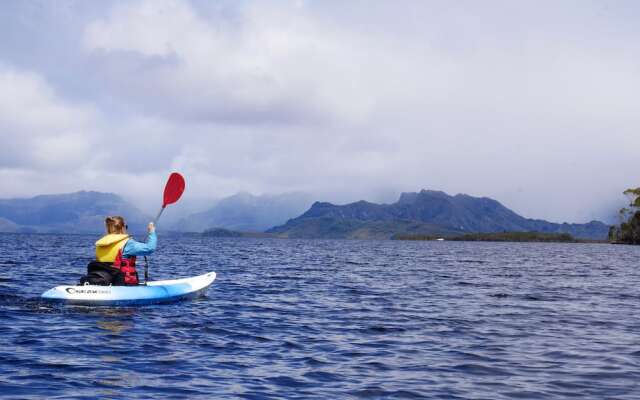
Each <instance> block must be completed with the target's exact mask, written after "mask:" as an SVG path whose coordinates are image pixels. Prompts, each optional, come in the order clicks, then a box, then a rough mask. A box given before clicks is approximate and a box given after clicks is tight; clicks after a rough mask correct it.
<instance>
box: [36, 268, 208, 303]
mask: <svg viewBox="0 0 640 400" xmlns="http://www.w3.org/2000/svg"><path fill="white" fill-rule="evenodd" d="M215 279H216V273H215V272H209V273H207V274H204V275H199V276H193V277H191V278H182V279H173V280H165V281H151V282H147V283H146V284H140V285H137V286H97V285H83V286H65V285H62V286H56V287H54V288H53V289H49V290H47V291H46V292H44V293H43V294H42V298H43V299H45V300H48V301H56V302H65V303H70V304H83V305H134V304H135V305H137V304H154V303H167V302H172V301H178V300H183V299H191V298H195V297H198V296H202V295H204V294H205V293H206V291H207V289H209V286H211V284H212V283H213V281H214V280H215Z"/></svg>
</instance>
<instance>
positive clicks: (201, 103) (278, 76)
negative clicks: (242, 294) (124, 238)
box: [0, 1, 640, 220]
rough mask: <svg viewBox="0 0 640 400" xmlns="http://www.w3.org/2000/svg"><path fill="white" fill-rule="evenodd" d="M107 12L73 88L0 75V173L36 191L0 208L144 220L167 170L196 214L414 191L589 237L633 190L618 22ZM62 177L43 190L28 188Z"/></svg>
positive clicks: (179, 8)
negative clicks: (199, 201) (199, 207)
mask: <svg viewBox="0 0 640 400" xmlns="http://www.w3.org/2000/svg"><path fill="white" fill-rule="evenodd" d="M0 7H1V6H0ZM95 7H98V6H95ZM100 7H103V6H102V5H101V6H100ZM104 7H105V9H97V10H88V11H86V10H85V14H83V15H91V17H90V18H88V19H85V20H84V21H82V22H83V24H80V23H79V22H78V21H76V20H75V19H74V21H75V22H74V26H80V28H79V29H80V33H81V35H75V37H80V36H81V39H80V40H79V43H78V44H77V45H78V46H80V47H77V48H74V47H73V45H74V43H70V44H69V46H70V48H71V50H69V51H68V54H70V55H72V56H75V57H77V58H76V59H72V60H68V61H67V64H66V65H69V66H70V68H77V69H76V70H73V71H69V74H68V75H69V76H74V77H77V82H74V85H73V86H70V85H69V84H68V82H67V81H66V80H64V79H60V73H59V72H57V73H51V71H49V70H48V69H47V68H45V67H43V65H49V63H48V62H47V63H45V62H42V63H41V64H38V63H34V64H31V65H30V67H31V68H30V69H31V70H33V71H36V72H37V74H36V73H26V72H23V71H22V70H20V69H18V68H17V67H16V68H13V69H9V68H4V69H0V80H2V79H4V80H2V81H1V82H3V83H4V84H3V87H7V88H10V90H8V91H4V92H3V93H0V122H1V123H2V126H3V128H2V129H1V132H0V135H2V136H0V138H1V140H2V142H3V147H5V148H9V149H11V150H12V151H10V152H9V156H7V157H4V158H3V159H2V161H1V163H2V166H0V168H3V167H4V168H5V170H4V172H3V173H4V174H7V173H8V172H7V170H6V168H13V172H12V173H14V174H21V175H19V176H21V177H22V178H23V179H29V181H30V182H31V184H30V185H27V184H24V187H23V188H22V189H20V190H18V189H16V188H15V187H17V186H12V185H8V184H4V186H0V193H7V194H13V193H18V192H19V193H26V192H28V191H29V190H31V191H32V192H34V193H37V192H39V191H41V190H45V188H52V189H51V190H54V189H55V188H56V187H59V188H60V190H54V191H63V190H66V188H71V187H78V188H85V187H86V188H93V189H98V190H109V191H119V190H118V188H119V187H126V188H127V190H126V192H127V193H129V194H130V195H131V196H132V197H134V198H136V199H143V200H144V199H148V202H149V203H153V201H155V196H156V195H155V192H156V191H157V189H156V188H155V186H157V185H158V183H157V182H161V181H162V179H163V178H164V176H165V175H166V173H167V172H168V171H170V170H171V169H179V170H181V171H183V172H184V173H185V174H186V175H187V176H188V178H189V181H190V182H192V183H190V184H189V190H190V191H192V192H190V193H193V194H194V195H195V194H197V195H198V196H211V197H219V196H222V195H227V194H232V193H234V192H236V191H239V190H247V191H252V192H258V193H259V192H281V191H289V190H305V191H311V192H314V193H318V197H319V199H324V200H333V201H347V200H356V199H359V198H366V199H373V200H380V196H382V197H384V196H388V195H387V193H390V192H397V191H409V190H419V189H421V188H423V187H426V188H433V189H442V190H446V191H449V192H454V193H455V192H467V193H470V194H474V195H488V196H492V197H495V198H497V199H499V200H501V201H504V202H505V203H506V204H507V205H508V206H511V207H513V208H514V209H515V210H516V211H518V212H522V213H524V214H525V215H527V216H530V217H544V218H550V219H553V220H565V219H567V220H585V219H590V218H592V217H597V216H598V215H601V214H598V213H601V210H602V209H603V208H604V207H606V206H607V205H609V204H611V203H612V202H613V199H615V198H616V197H617V196H618V194H619V192H620V191H621V190H622V189H623V188H624V187H625V186H628V185H634V182H637V181H638V179H640V177H639V176H638V173H637V172H636V171H637V168H635V164H636V163H637V149H638V148H640V133H639V132H638V127H639V126H640V113H639V112H638V111H640V110H638V104H640V99H639V98H638V97H639V96H640V95H639V93H640V75H639V74H638V61H637V60H639V59H640V49H638V48H637V46H635V43H637V41H638V39H640V38H639V36H640V31H639V30H638V28H637V26H636V19H637V18H633V17H634V16H637V14H638V12H637V11H638V10H637V9H636V6H634V5H633V3H624V2H621V3H617V4H616V5H615V6H611V5H608V6H607V7H603V3H600V2H598V1H593V2H591V1H580V2H577V3H574V2H561V3H557V2H542V3H540V2H517V3H513V2H491V1H488V2H481V3H480V2H465V3H458V2H419V1H417V2H406V3H403V4H402V5H398V4H397V3H388V2H366V3H365V2H352V3H332V2H304V1H303V2H293V3H285V2H262V1H261V2H216V3H209V2H187V1H136V2H116V3H115V5H114V6H113V7H112V6H111V3H109V5H108V6H104ZM54 26H57V27H58V28H57V29H59V24H58V25H54ZM1 29H3V28H2V27H0V30H1ZM47 33H48V34H55V32H47ZM43 34H46V33H43ZM18 36H19V35H18ZM64 37H74V35H69V34H67V35H66V36H64ZM0 46H1V44H0ZM4 54H8V53H7V52H5V53H4ZM42 57H44V55H43V56H42ZM33 58H34V59H37V54H35V55H33ZM49 58H50V57H47V59H49ZM17 59H19V60H21V59H20V58H19V57H17ZM39 68H40V69H41V70H39ZM11 79H13V80H11ZM65 79H68V78H66V76H65ZM78 87H80V88H81V89H85V90H84V91H83V90H79V89H78ZM54 88H55V90H54ZM71 98H73V99H74V100H73V101H71V100H70V99H71ZM83 104H84V105H83ZM86 154H90V156H86ZM70 166H73V167H74V168H76V169H77V172H74V173H73V174H71V175H69V176H68V177H65V178H64V179H62V178H58V180H56V178H55V177H51V176H50V177H48V178H47V179H50V180H51V183H49V182H47V183H46V184H38V181H39V178H37V176H38V175H37V174H35V173H34V174H31V175H29V174H28V173H27V172H26V171H33V170H42V169H43V168H53V167H56V168H67V170H68V169H69V167H70ZM5 176H7V175H5ZM16 176H18V175H16ZM27 176H28V177H27ZM67 178H68V179H67ZM42 179H44V178H42ZM56 184H57V186H56ZM160 185H161V184H160ZM29 188H31V189H29ZM376 196H377V197H376ZM385 200H387V201H389V200H391V199H390V198H388V197H385ZM154 204H155V203H154Z"/></svg>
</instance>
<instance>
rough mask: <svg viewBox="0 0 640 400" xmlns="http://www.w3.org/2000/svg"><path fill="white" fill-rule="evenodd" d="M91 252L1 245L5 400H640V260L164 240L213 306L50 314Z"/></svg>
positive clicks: (18, 239)
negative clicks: (207, 279)
mask: <svg viewBox="0 0 640 400" xmlns="http://www.w3.org/2000/svg"><path fill="white" fill-rule="evenodd" d="M95 239H96V238H94V237H91V236H55V235H9V234H6V235H0V397H3V398H16V399H25V398H45V397H46V398H78V399H80V398H83V399H85V398H86V399H90V398H91V399H92V398H95V397H100V398H139V399H157V398H189V399H192V398H246V399H268V398H274V399H275V398H289V399H296V398H305V399H307V398H318V399H349V398H353V399H356V398H389V399H401V398H409V399H412V398H437V399H447V398H448V399H458V398H464V399H534V398H545V399H554V398H557V399H566V398H572V397H573V398H580V399H605V398H612V399H638V398H640V384H639V383H638V382H640V268H639V267H640V265H639V260H640V248H639V247H627V246H612V245H582V244H580V245H576V244H497V243H453V242H393V241H382V242H379V241H294V240H272V239H269V240H266V239H265V240H259V239H208V238H200V237H187V236H184V237H172V238H167V237H163V236H160V246H161V248H160V250H159V251H158V253H157V255H156V256H154V257H153V258H152V263H153V264H152V270H151V272H152V277H155V278H157V279H161V278H170V277H174V276H191V275H196V274H200V273H204V272H207V271H211V270H214V271H216V272H217V273H218V279H217V280H216V282H215V283H214V285H213V286H212V287H211V289H210V290H209V293H208V295H207V297H204V298H200V299H197V300H195V301H190V302H182V303H176V304H170V305H155V306H145V307H131V308H106V307H103V308H97V307H96V308H90V307H79V306H61V305H49V304H46V303H42V302H40V301H39V300H38V296H39V295H40V294H41V293H42V292H43V291H45V290H46V289H48V288H50V287H52V286H54V285H58V284H63V283H69V282H73V281H75V280H76V279H77V278H78V277H79V276H80V275H81V273H82V272H83V269H84V265H85V264H86V262H87V261H88V260H89V259H90V258H91V256H92V243H93V241H94V240H95Z"/></svg>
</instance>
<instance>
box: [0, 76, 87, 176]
mask: <svg viewBox="0 0 640 400" xmlns="http://www.w3.org/2000/svg"><path fill="white" fill-rule="evenodd" d="M0 87H2V88H4V90H2V91H0V140H2V144H3V147H4V149H3V153H4V155H3V157H2V161H0V167H30V168H40V169H46V168H59V169H62V170H68V169H69V168H74V167H75V166H77V165H78V163H83V162H86V161H87V160H88V159H89V158H90V156H91V155H90V148H91V137H92V135H91V132H89V131H90V130H91V129H93V126H92V124H91V120H92V119H93V118H94V112H93V111H92V110H91V109H90V108H87V107H81V106H77V105H73V104H69V103H67V102H65V101H64V100H63V99H61V98H59V97H58V96H57V95H56V93H55V92H54V91H53V90H52V88H51V87H50V86H49V85H48V84H47V83H46V82H45V81H44V80H43V79H42V78H41V77H40V76H38V75H36V74H33V73H25V72H20V71H17V70H14V69H10V68H7V67H3V66H0Z"/></svg>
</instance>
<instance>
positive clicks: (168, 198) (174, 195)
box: [144, 172, 185, 285]
mask: <svg viewBox="0 0 640 400" xmlns="http://www.w3.org/2000/svg"><path fill="white" fill-rule="evenodd" d="M184 186H185V184H184V178H183V177H182V175H180V174H179V173H177V172H172V173H171V175H169V179H168V180H167V184H166V185H165V187H164V195H163V198H162V208H161V209H160V211H159V212H158V215H156V218H155V219H154V220H153V225H154V226H155V225H156V224H157V223H158V220H159V219H160V216H161V215H162V212H163V211H164V209H165V208H167V206H168V205H169V204H173V203H175V202H176V201H178V200H180V196H182V193H183V192H184ZM148 281H149V261H148V260H147V256H144V283H145V285H146V284H147V282H148Z"/></svg>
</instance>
